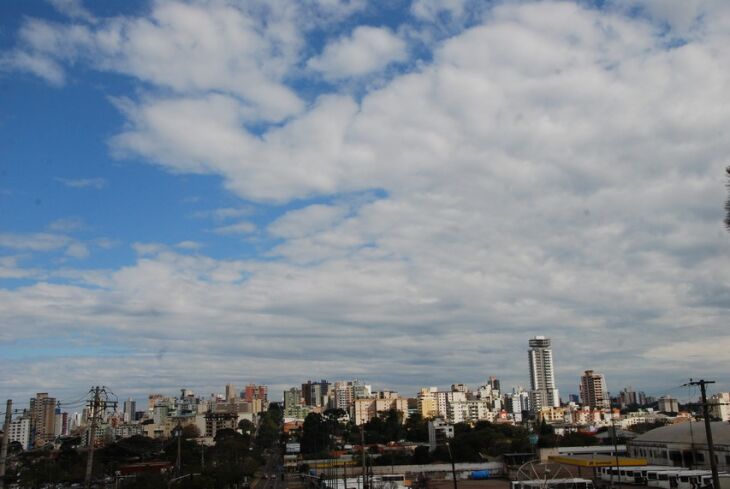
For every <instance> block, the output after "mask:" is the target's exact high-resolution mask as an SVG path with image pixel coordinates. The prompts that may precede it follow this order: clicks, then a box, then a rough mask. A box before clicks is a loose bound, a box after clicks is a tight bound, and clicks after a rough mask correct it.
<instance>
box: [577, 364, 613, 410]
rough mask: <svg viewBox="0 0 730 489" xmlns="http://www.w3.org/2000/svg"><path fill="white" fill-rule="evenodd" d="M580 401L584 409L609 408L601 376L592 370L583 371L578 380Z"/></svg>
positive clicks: (604, 382)
mask: <svg viewBox="0 0 730 489" xmlns="http://www.w3.org/2000/svg"><path fill="white" fill-rule="evenodd" d="M580 400H581V403H582V404H583V406H585V407H592V408H599V409H603V408H609V407H611V400H610V399H609V398H608V390H607V389H606V379H605V377H604V376H603V374H599V373H595V372H594V371H593V370H586V371H585V373H584V374H583V375H582V376H581V378H580Z"/></svg>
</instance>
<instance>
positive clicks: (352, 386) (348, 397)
mask: <svg viewBox="0 0 730 489" xmlns="http://www.w3.org/2000/svg"><path fill="white" fill-rule="evenodd" d="M332 391H333V394H334V398H331V399H330V407H334V408H338V409H342V410H343V411H345V412H349V411H350V406H352V403H353V402H354V401H355V399H367V398H369V397H372V390H371V387H370V385H368V384H363V383H362V382H360V381H359V380H357V379H356V380H352V381H341V382H335V384H334V387H333V389H332Z"/></svg>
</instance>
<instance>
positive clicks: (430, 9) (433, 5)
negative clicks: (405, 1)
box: [411, 0, 467, 22]
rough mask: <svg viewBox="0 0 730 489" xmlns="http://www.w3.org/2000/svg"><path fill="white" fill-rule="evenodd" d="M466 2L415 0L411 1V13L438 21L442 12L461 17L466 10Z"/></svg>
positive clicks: (421, 17) (456, 0)
mask: <svg viewBox="0 0 730 489" xmlns="http://www.w3.org/2000/svg"><path fill="white" fill-rule="evenodd" d="M466 3H467V2H466V0H445V1H444V0H440V1H437V0H414V2H413V3H411V13H412V14H413V15H414V16H415V17H417V18H419V19H421V20H427V21H431V22H435V21H437V20H438V17H439V16H440V15H442V14H447V15H449V16H450V17H452V18H460V17H462V16H463V15H464V12H465V10H466Z"/></svg>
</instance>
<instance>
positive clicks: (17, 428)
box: [8, 413, 31, 450]
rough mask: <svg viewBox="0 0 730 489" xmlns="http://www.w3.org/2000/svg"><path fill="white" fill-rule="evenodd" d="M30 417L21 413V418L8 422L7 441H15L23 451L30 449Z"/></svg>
mask: <svg viewBox="0 0 730 489" xmlns="http://www.w3.org/2000/svg"><path fill="white" fill-rule="evenodd" d="M30 421H31V419H30V416H29V415H28V413H23V416H21V417H19V418H16V419H14V420H12V421H11V422H10V426H9V427H8V433H9V435H8V440H9V441H11V442H13V441H17V442H18V443H20V444H21V446H22V447H23V450H28V449H29V448H30V442H31V440H30Z"/></svg>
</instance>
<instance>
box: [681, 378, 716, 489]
mask: <svg viewBox="0 0 730 489" xmlns="http://www.w3.org/2000/svg"><path fill="white" fill-rule="evenodd" d="M714 383H715V381H714V380H697V381H693V380H692V379H689V383H687V384H685V385H699V386H700V393H701V395H702V415H703V416H704V418H705V435H706V437H707V448H708V450H709V452H710V470H711V471H712V486H713V487H714V488H715V489H720V476H719V475H718V473H717V461H716V460H715V446H714V444H713V443H712V428H711V427H710V405H709V404H708V403H707V390H706V389H705V386H706V385H707V384H714ZM693 457H694V454H693Z"/></svg>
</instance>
